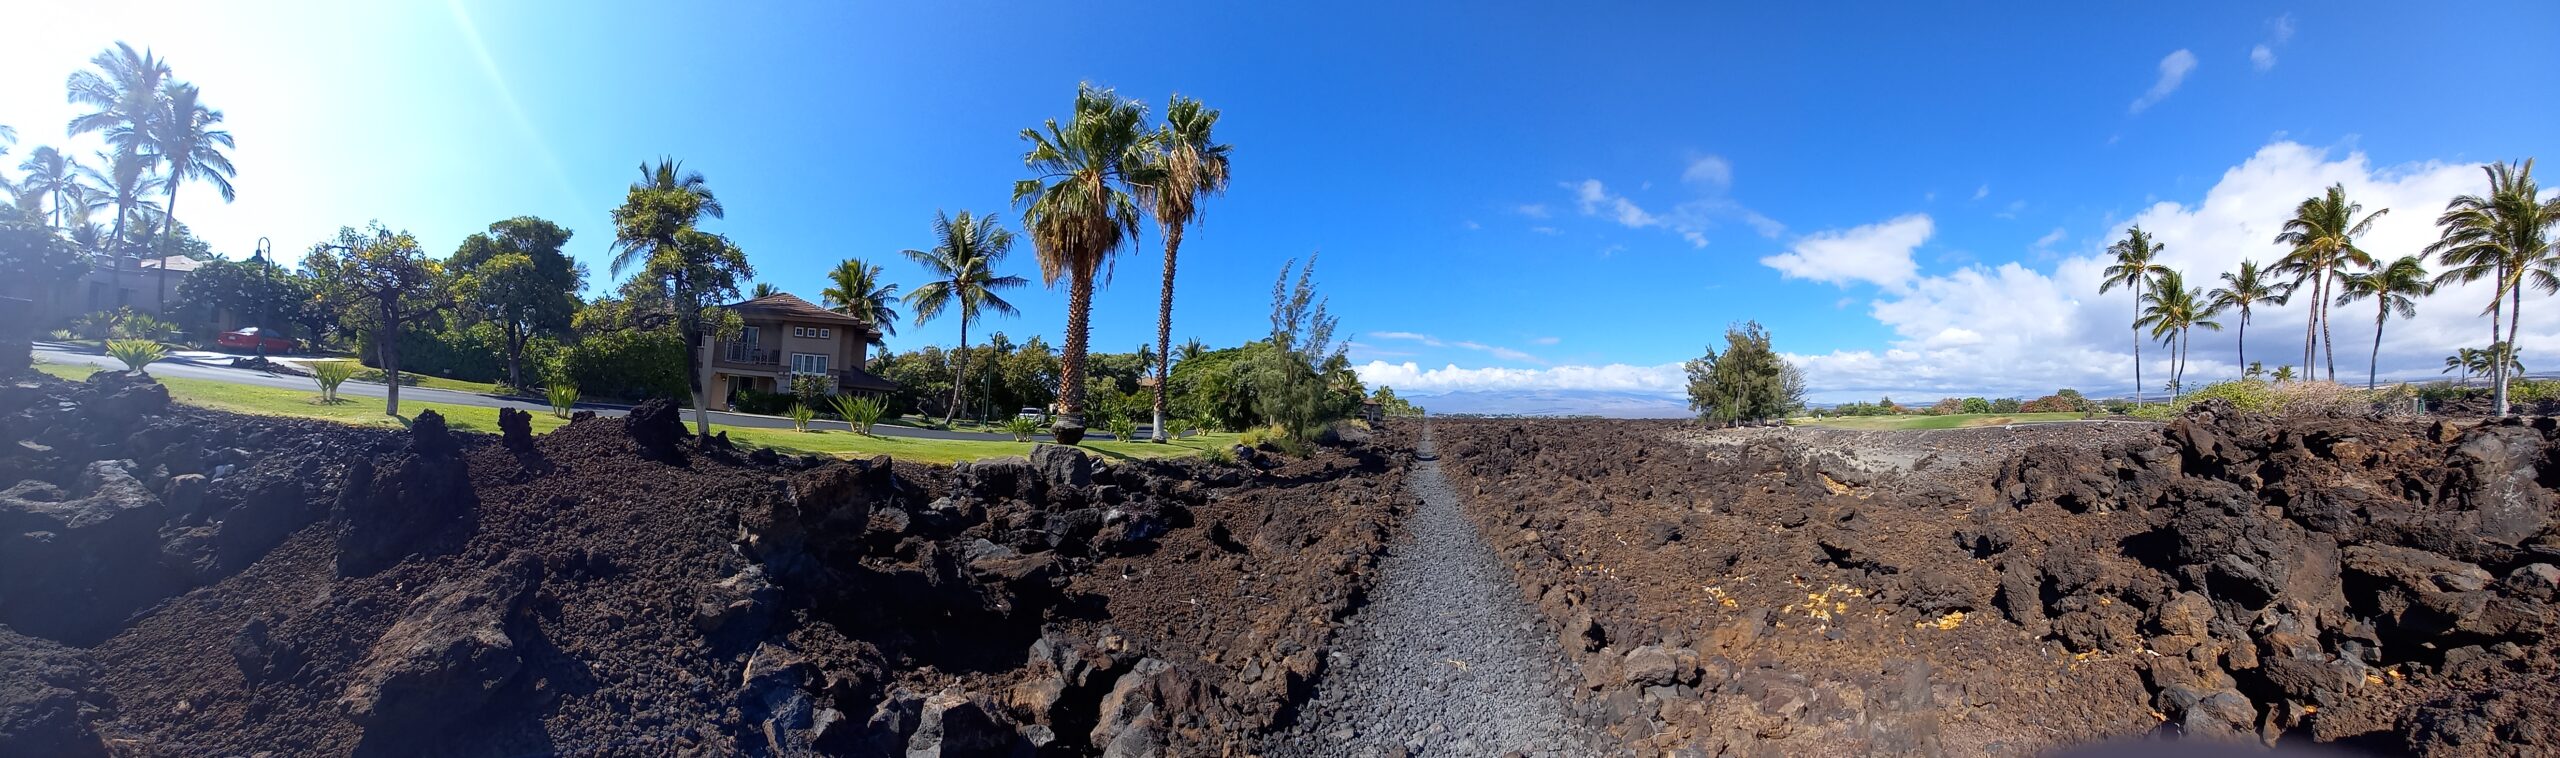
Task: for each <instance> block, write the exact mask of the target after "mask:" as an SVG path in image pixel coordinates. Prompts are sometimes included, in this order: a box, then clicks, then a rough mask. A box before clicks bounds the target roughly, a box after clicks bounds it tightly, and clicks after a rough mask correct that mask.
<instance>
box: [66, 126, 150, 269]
mask: <svg viewBox="0 0 2560 758" xmlns="http://www.w3.org/2000/svg"><path fill="white" fill-rule="evenodd" d="M98 160H100V161H102V162H103V165H104V166H105V167H106V168H105V170H100V169H99V168H97V167H93V166H82V167H81V168H80V175H81V176H82V177H84V178H86V179H88V181H89V182H90V183H91V184H92V185H94V186H95V187H96V188H97V189H98V190H99V191H98V193H97V194H96V195H94V196H92V197H90V198H89V207H90V208H91V209H97V208H114V209H115V210H116V217H115V220H114V221H112V222H110V226H111V227H112V229H113V231H112V232H111V233H110V234H109V235H108V237H107V240H106V243H107V245H108V246H109V247H111V248H113V249H111V250H109V251H107V252H108V254H109V255H112V256H114V261H113V263H114V265H115V266H116V267H118V268H121V267H122V266H123V265H124V264H123V263H122V261H123V259H124V258H126V257H128V256H127V255H126V253H127V252H128V251H129V249H130V248H131V247H132V244H131V241H130V239H129V238H127V237H126V236H125V224H126V222H128V221H130V220H133V219H135V218H137V217H139V216H141V215H142V214H141V208H142V206H144V205H145V204H146V203H148V202H149V201H146V200H144V199H143V198H142V193H143V192H144V191H145V190H147V189H149V188H150V187H151V185H153V184H157V183H159V181H160V179H159V178H158V177H155V176H152V175H151V174H150V170H151V164H152V160H151V159H150V158H148V157H145V156H144V155H142V154H141V153H135V152H130V151H123V150H119V151H116V152H115V153H114V154H108V153H99V154H98Z"/></svg>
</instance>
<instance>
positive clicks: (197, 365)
mask: <svg viewBox="0 0 2560 758" xmlns="http://www.w3.org/2000/svg"><path fill="white" fill-rule="evenodd" d="M188 355H190V356H201V357H202V358H204V359H203V360H199V359H191V358H190V357H188V356H172V357H170V358H167V359H163V360H161V361H160V362H158V363H154V364H151V373H153V374H156V375H159V376H175V377H184V378H188V379H211V380H214V381H219V382H231V383H234V384H248V385H256V386H260V387H278V388H282V389H291V390H312V391H317V389H318V388H317V387H316V386H314V385H313V384H312V383H311V379H310V377H302V376H291V375H286V374H270V373H267V372H263V371H254V370H250V369H238V368H232V367H231V366H230V364H229V363H228V358H227V357H223V358H221V359H220V362H216V361H215V360H212V359H213V358H214V357H215V356H218V355H219V354H216V353H201V354H198V353H190V354H188ZM35 357H36V360H40V361H44V362H47V363H62V364H72V365H90V366H97V367H99V368H124V363H123V362H122V361H118V360H116V359H115V358H113V357H109V356H106V355H101V354H99V353H97V352H94V351H91V350H89V349H88V348H85V347H81V346H78V345H66V344H62V343H58V342H37V343H35ZM387 390H389V388H388V387H386V386H384V385H381V384H377V383H373V382H348V383H346V384H345V385H342V386H340V387H339V388H338V393H339V394H342V395H353V396H357V397H382V396H384V395H385V394H386V391H387ZM400 399H402V400H415V401H419V402H428V403H450V404H453V405H471V406H479V407H482V408H514V409H517V410H521V411H534V412H541V413H549V412H550V411H551V406H550V404H548V403H543V402H536V401H530V400H522V399H518V398H509V397H499V396H496V395H483V394H480V393H477V392H458V391H454V390H441V389H434V388H430V387H402V388H400ZM578 409H579V410H586V411H595V412H596V415H599V416H620V415H622V414H624V413H628V412H630V410H631V407H630V406H626V405H613V404H609V403H579V404H578ZM686 418H687V420H686V423H688V424H690V423H692V421H691V414H687V417H686ZM711 423H714V424H720V425H724V426H736V427H749V428H758V429H789V428H791V420H790V419H787V418H780V417H776V416H758V415H754V414H747V413H726V412H722V411H712V412H711ZM809 425H810V426H812V427H816V428H819V429H850V428H851V427H849V426H847V425H846V424H845V423H844V422H841V421H812V422H810V424H809ZM871 431H872V433H874V434H879V435H882V436H888V437H916V438H923V439H940V440H981V441H1006V440H1011V439H1013V437H1012V436H1011V435H1004V434H988V433H984V432H958V431H945V430H941V429H918V428H915V427H908V426H895V425H890V424H880V425H876V426H873V427H871ZM1087 436H1090V437H1095V438H1099V439H1110V436H1111V435H1109V434H1105V433H1102V432H1099V431H1095V432H1088V433H1087Z"/></svg>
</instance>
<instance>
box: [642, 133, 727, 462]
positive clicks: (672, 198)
mask: <svg viewBox="0 0 2560 758" xmlns="http://www.w3.org/2000/svg"><path fill="white" fill-rule="evenodd" d="M721 213H722V210H721V207H720V204H719V201H718V200H717V199H716V198H714V197H713V195H712V194H711V187H710V184H709V183H708V182H706V181H705V180H704V179H703V177H702V173H701V172H698V171H687V170H685V169H684V164H683V163H682V162H679V161H676V160H674V159H672V158H660V159H658V162H657V164H656V165H654V166H652V165H650V164H648V163H642V164H640V181H638V182H633V183H632V185H631V190H630V192H629V193H628V194H626V195H625V196H624V198H623V202H622V205H621V206H620V207H617V208H614V209H613V229H614V236H613V239H614V242H613V245H614V249H615V254H614V258H613V270H614V272H615V273H620V272H621V271H622V269H624V268H629V267H632V266H634V265H637V266H638V268H639V273H638V274H637V275H635V276H634V277H633V280H634V281H633V285H635V287H634V289H636V290H638V291H640V292H641V293H642V294H645V295H648V296H650V297H654V298H656V299H657V300H658V302H663V303H665V304H666V307H667V308H668V311H669V313H670V314H672V316H673V317H674V320H675V323H676V333H677V335H678V336H680V337H681V338H682V340H683V344H684V345H685V350H684V374H685V383H686V386H687V387H689V388H690V389H691V390H692V395H693V421H694V431H695V434H697V435H699V436H701V437H703V438H705V439H709V438H710V436H711V410H710V405H709V402H708V401H707V400H706V399H705V398H704V397H703V388H702V351H701V350H700V349H699V348H698V346H700V345H702V344H704V340H705V339H706V338H707V337H708V336H711V335H716V334H720V333H723V332H725V331H727V330H728V327H731V326H734V322H735V320H736V318H737V317H736V315H735V314H730V313H727V312H726V311H722V310H720V308H719V305H720V304H721V303H722V302H725V301H727V300H729V299H731V298H734V297H736V296H737V294H738V284H739V283H740V282H743V281H746V280H748V279H750V278H752V277H754V276H755V268H754V267H753V266H749V265H748V264H747V255H746V252H745V251H743V250H740V249H738V247H737V246H736V245H733V244H730V242H729V239H728V238H727V237H722V236H720V235H717V234H711V233H708V232H704V231H701V230H699V229H696V228H694V224H695V223H696V222H698V221H700V220H701V218H702V217H703V216H706V215H708V216H711V217H714V218H718V217H719V216H720V215H721ZM641 282H646V283H647V284H645V285H642V284H641Z"/></svg>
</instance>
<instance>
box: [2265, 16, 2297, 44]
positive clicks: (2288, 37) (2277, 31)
mask: <svg viewBox="0 0 2560 758" xmlns="http://www.w3.org/2000/svg"><path fill="white" fill-rule="evenodd" d="M2267 29H2268V31H2269V32H2271V33H2273V34H2274V35H2275V40H2276V44H2279V45H2281V44H2284V43H2287V42H2292V41H2293V14H2291V13H2287V14H2284V15H2282V16H2277V17H2276V18H2275V20H2274V21H2269V22H2267Z"/></svg>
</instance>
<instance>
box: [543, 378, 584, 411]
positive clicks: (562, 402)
mask: <svg viewBox="0 0 2560 758" xmlns="http://www.w3.org/2000/svg"><path fill="white" fill-rule="evenodd" d="M543 395H544V399H546V400H549V401H550V402H551V415H553V416H558V417H560V418H568V417H569V416H570V414H571V413H573V412H575V411H576V410H577V407H578V385H575V384H569V383H567V382H562V383H559V384H554V385H551V387H550V388H549V389H547V390H544V392H543Z"/></svg>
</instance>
